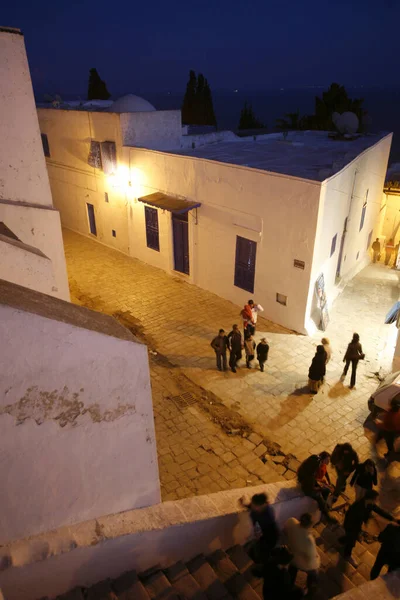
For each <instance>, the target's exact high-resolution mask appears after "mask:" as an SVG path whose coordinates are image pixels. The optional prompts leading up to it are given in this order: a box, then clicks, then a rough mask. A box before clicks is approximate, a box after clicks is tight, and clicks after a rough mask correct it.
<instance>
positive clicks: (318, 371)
mask: <svg viewBox="0 0 400 600" xmlns="http://www.w3.org/2000/svg"><path fill="white" fill-rule="evenodd" d="M325 373H326V352H325V350H324V347H323V346H322V344H320V345H319V346H317V351H316V353H315V356H314V358H313V359H312V362H311V366H310V368H309V370H308V387H309V388H310V390H311V392H312V393H313V394H316V393H317V392H318V390H319V388H320V386H321V384H322V383H323V380H324V377H325Z"/></svg>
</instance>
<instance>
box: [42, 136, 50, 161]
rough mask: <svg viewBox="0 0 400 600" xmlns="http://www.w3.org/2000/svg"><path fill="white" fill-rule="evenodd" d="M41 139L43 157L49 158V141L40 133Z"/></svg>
mask: <svg viewBox="0 0 400 600" xmlns="http://www.w3.org/2000/svg"><path fill="white" fill-rule="evenodd" d="M40 135H41V138H42V145H43V152H44V155H45V156H47V158H50V146H49V139H48V137H47V135H46V134H45V133H41V134H40Z"/></svg>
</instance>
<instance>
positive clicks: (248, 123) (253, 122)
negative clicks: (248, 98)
mask: <svg viewBox="0 0 400 600" xmlns="http://www.w3.org/2000/svg"><path fill="white" fill-rule="evenodd" d="M264 127H265V126H264V124H263V123H262V122H261V121H260V120H259V119H257V117H256V116H255V114H254V111H253V108H252V106H251V104H249V105H247V102H245V103H244V106H243V108H242V110H241V112H240V119H239V127H238V129H262V128H264Z"/></svg>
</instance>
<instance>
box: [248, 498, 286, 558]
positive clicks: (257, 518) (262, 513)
mask: <svg viewBox="0 0 400 600" xmlns="http://www.w3.org/2000/svg"><path fill="white" fill-rule="evenodd" d="M239 504H240V505H241V506H243V508H247V509H248V510H249V512H250V519H251V520H252V523H253V527H254V535H255V537H256V539H257V544H256V552H255V555H256V556H255V557H254V560H255V562H259V563H263V562H265V561H266V560H267V559H268V558H269V556H270V553H271V551H272V550H273V548H275V546H276V543H277V541H278V538H279V529H278V525H277V524H276V520H275V514H274V511H273V510H272V508H271V505H270V504H269V502H268V498H267V496H266V494H254V496H253V497H252V499H251V501H250V504H245V503H244V500H243V498H240V500H239Z"/></svg>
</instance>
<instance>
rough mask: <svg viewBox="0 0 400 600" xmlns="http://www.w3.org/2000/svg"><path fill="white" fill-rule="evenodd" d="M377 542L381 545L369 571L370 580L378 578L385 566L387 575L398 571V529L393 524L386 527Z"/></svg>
mask: <svg viewBox="0 0 400 600" xmlns="http://www.w3.org/2000/svg"><path fill="white" fill-rule="evenodd" d="M378 542H380V543H381V547H380V548H379V552H378V554H377V556H376V560H375V563H374V566H373V567H372V569H371V574H370V578H371V579H376V578H377V577H379V575H380V573H381V570H382V567H384V566H385V565H387V566H388V571H389V573H390V572H391V571H395V570H396V569H400V527H399V526H398V525H394V524H393V523H390V524H389V525H386V527H385V529H384V530H383V531H381V533H380V534H379V536H378Z"/></svg>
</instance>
